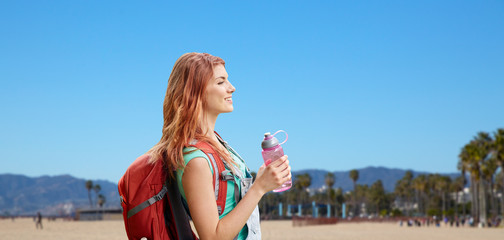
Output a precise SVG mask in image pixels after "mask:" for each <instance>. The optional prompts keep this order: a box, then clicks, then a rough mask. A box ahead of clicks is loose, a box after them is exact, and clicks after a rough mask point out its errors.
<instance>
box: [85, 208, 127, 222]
mask: <svg viewBox="0 0 504 240" xmlns="http://www.w3.org/2000/svg"><path fill="white" fill-rule="evenodd" d="M75 220H78V221H96V220H123V216H122V209H121V208H104V209H102V208H87V209H77V210H76V211H75Z"/></svg>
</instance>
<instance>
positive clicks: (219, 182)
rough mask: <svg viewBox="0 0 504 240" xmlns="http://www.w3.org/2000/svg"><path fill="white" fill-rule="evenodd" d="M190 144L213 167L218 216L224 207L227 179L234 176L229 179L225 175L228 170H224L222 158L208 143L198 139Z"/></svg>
mask: <svg viewBox="0 0 504 240" xmlns="http://www.w3.org/2000/svg"><path fill="white" fill-rule="evenodd" d="M192 146H193V147H196V148H198V149H200V150H201V151H203V152H204V153H205V154H206V155H207V156H208V158H209V159H210V163H211V164H212V168H213V182H214V194H215V201H216V202H217V210H218V211H219V216H220V215H221V214H222V213H223V212H224V209H225V207H226V195H227V181H228V180H234V178H233V179H229V178H228V177H227V176H229V175H227V171H228V170H226V167H225V166H224V162H223V160H222V159H221V157H220V156H219V154H218V153H217V152H216V151H215V150H214V149H213V148H212V146H211V145H210V144H208V143H206V142H203V141H198V142H197V143H196V144H194V145H192Z"/></svg>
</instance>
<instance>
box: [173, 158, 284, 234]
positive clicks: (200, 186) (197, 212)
mask: <svg viewBox="0 0 504 240" xmlns="http://www.w3.org/2000/svg"><path fill="white" fill-rule="evenodd" d="M289 179H291V175H290V166H289V160H288V159H287V156H284V157H282V158H281V159H280V160H279V161H275V162H274V163H273V164H270V165H268V166H267V167H264V165H263V167H261V169H259V172H258V173H257V177H256V181H255V182H254V184H253V185H252V187H251V188H250V190H249V191H248V192H247V194H246V195H245V196H244V197H243V199H242V200H241V201H240V202H239V203H238V204H237V205H236V207H235V208H234V209H233V210H231V212H229V213H228V214H227V215H226V216H225V217H223V218H222V219H220V220H219V215H218V212H217V203H216V202H215V195H214V186H213V179H212V174H211V172H210V171H209V165H208V162H207V161H206V159H204V158H201V157H197V158H194V159H192V160H191V161H190V162H189V163H188V164H187V165H186V167H185V169H184V174H183V176H182V185H183V187H184V191H185V194H186V199H187V204H188V205H189V211H190V212H191V217H192V219H193V222H194V226H195V227H196V230H197V231H198V235H199V237H200V238H201V239H233V238H234V237H235V236H236V235H237V234H238V233H239V232H240V230H241V229H242V228H243V226H244V225H245V223H246V222H247V219H248V218H249V217H250V215H251V214H252V212H253V211H254V208H255V207H256V206H257V203H259V200H260V199H261V197H262V196H263V195H264V194H265V193H267V192H269V191H271V190H273V189H275V188H277V187H279V186H280V185H282V184H283V183H284V182H286V181H287V180H289Z"/></svg>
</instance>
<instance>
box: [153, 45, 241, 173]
mask: <svg viewBox="0 0 504 240" xmlns="http://www.w3.org/2000/svg"><path fill="white" fill-rule="evenodd" d="M216 65H225V62H224V60H222V59H221V58H219V57H216V56H212V55H210V54H208V53H186V54H184V55H182V56H181V57H180V58H179V59H177V61H176V62H175V65H174V66H173V70H172V72H171V74H170V78H169V79H168V88H167V89H166V96H165V99H164V104H163V115H164V124H163V135H162V136H161V140H159V142H158V143H157V144H156V145H155V146H154V147H152V148H151V149H150V150H149V151H148V153H149V154H150V161H151V162H156V161H160V160H161V161H163V163H164V165H165V167H166V168H167V169H169V170H170V169H179V168H183V167H184V155H183V149H184V147H187V146H189V142H190V141H191V140H193V139H194V140H197V141H206V142H208V143H209V144H210V145H211V146H212V147H213V148H214V149H215V150H216V151H217V153H218V154H219V155H220V156H221V158H223V160H224V161H227V162H229V163H233V164H234V161H233V160H232V158H231V156H230V154H229V153H228V152H227V151H223V150H221V149H222V148H221V147H220V148H219V147H216V146H215V144H214V143H213V141H211V140H210V139H209V138H208V137H206V134H207V133H206V132H203V129H204V128H203V127H202V126H200V125H201V124H202V123H203V121H201V120H202V118H203V116H204V115H205V112H204V108H205V106H206V102H205V89H206V87H207V85H208V82H209V81H210V80H211V79H212V78H213V75H214V73H213V68H214V67H215V66H216ZM205 129H206V128H205ZM168 172H169V174H170V175H171V172H172V171H168Z"/></svg>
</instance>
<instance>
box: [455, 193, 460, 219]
mask: <svg viewBox="0 0 504 240" xmlns="http://www.w3.org/2000/svg"><path fill="white" fill-rule="evenodd" d="M456 194H457V195H455V219H457V220H458V202H459V192H458V191H457V192H456Z"/></svg>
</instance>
